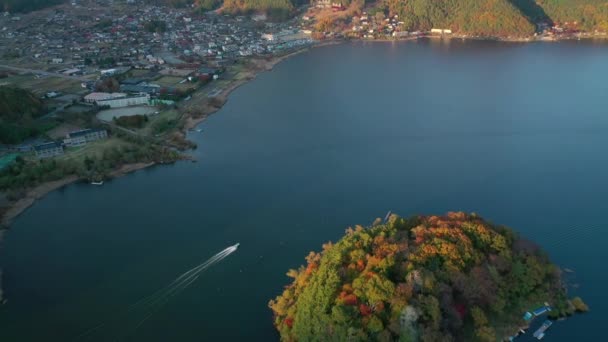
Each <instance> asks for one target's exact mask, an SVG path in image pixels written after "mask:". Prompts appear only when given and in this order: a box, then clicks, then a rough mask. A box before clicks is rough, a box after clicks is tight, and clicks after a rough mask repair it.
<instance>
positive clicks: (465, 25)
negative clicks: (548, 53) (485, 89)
mask: <svg viewBox="0 0 608 342" xmlns="http://www.w3.org/2000/svg"><path fill="white" fill-rule="evenodd" d="M388 10H389V12H390V13H395V14H398V15H399V18H401V20H402V21H403V22H404V23H405V25H404V26H405V29H406V30H410V31H412V30H430V29H431V28H449V29H451V30H452V31H454V32H459V33H468V34H474V35H482V36H504V35H519V36H526V35H531V34H533V33H534V31H535V25H534V24H533V23H532V22H531V21H530V20H529V19H528V18H526V17H525V16H524V15H523V14H522V12H521V11H520V10H519V9H518V8H517V7H515V6H514V5H513V4H512V3H510V2H509V1H508V0H480V1H474V0H445V1H436V0H435V1H427V0H412V1H407V2H404V1H398V0H397V1H394V0H389V1H388Z"/></svg>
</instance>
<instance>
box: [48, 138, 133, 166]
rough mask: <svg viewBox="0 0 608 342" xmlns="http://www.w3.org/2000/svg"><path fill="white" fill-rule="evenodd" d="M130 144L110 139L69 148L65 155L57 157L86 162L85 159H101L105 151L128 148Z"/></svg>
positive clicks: (117, 139)
mask: <svg viewBox="0 0 608 342" xmlns="http://www.w3.org/2000/svg"><path fill="white" fill-rule="evenodd" d="M130 144H131V143H130V142H127V141H124V140H121V139H119V138H115V137H110V138H108V139H104V140H98V141H95V142H92V143H88V144H86V145H84V146H80V147H68V148H66V150H65V152H66V153H65V154H64V155H62V156H59V157H57V159H58V160H72V161H80V160H84V158H85V157H87V156H89V157H91V158H92V157H94V156H96V157H101V156H102V155H103V151H105V150H107V149H111V148H114V147H121V146H128V145H130Z"/></svg>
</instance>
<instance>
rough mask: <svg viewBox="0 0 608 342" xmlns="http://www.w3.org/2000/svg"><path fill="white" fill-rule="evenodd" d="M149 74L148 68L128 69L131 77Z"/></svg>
mask: <svg viewBox="0 0 608 342" xmlns="http://www.w3.org/2000/svg"><path fill="white" fill-rule="evenodd" d="M149 74H150V70H139V69H132V70H129V77H133V78H138V77H143V76H148V75H149Z"/></svg>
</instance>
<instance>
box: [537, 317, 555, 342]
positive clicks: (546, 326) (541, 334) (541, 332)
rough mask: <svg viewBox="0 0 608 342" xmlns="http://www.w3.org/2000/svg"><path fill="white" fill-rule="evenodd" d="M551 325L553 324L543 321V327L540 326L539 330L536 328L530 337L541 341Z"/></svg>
mask: <svg viewBox="0 0 608 342" xmlns="http://www.w3.org/2000/svg"><path fill="white" fill-rule="evenodd" d="M552 324H553V322H551V321H550V320H546V321H544V322H543V325H541V326H540V328H538V330H536V331H535V332H534V334H533V335H532V336H534V337H536V338H537V339H539V340H541V339H542V338H543V337H545V332H546V331H547V329H549V327H550V326H551V325H552Z"/></svg>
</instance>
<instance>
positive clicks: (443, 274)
mask: <svg viewBox="0 0 608 342" xmlns="http://www.w3.org/2000/svg"><path fill="white" fill-rule="evenodd" d="M306 261H307V264H306V265H305V266H301V267H300V268H299V269H297V270H296V269H292V270H290V271H289V272H288V273H287V275H288V276H289V277H291V278H293V282H292V283H291V284H290V285H288V286H287V287H286V288H285V290H284V292H283V294H282V295H280V296H278V297H277V298H276V299H275V300H272V301H270V303H269V306H270V308H271V309H272V311H273V312H274V317H275V321H274V323H275V325H276V328H277V329H278V331H279V333H280V336H281V340H283V341H316V340H318V339H319V337H320V336H322V337H323V339H324V340H328V341H347V340H348V341H397V340H399V341H429V342H436V341H488V342H489V341H492V342H494V341H497V340H503V339H504V338H505V337H507V336H509V335H511V334H514V333H516V332H517V330H518V327H520V326H522V325H523V324H524V322H523V319H522V315H523V313H524V312H526V311H528V310H532V309H535V308H536V307H538V306H540V305H542V304H543V303H544V302H549V303H550V304H551V305H552V307H553V310H552V311H551V315H553V317H558V316H562V315H567V314H571V313H573V312H574V311H575V310H581V311H584V310H587V309H588V308H587V307H586V305H585V304H584V303H583V302H582V301H581V300H580V298H577V299H575V300H573V301H572V302H571V301H568V300H567V299H566V294H565V290H564V288H563V287H562V282H561V280H560V269H559V268H558V267H557V266H555V265H553V264H551V263H550V262H549V260H548V258H547V256H546V254H545V253H543V252H542V251H541V250H540V249H539V248H538V247H537V246H536V245H534V244H533V243H531V242H528V241H526V240H524V239H521V238H520V237H518V236H517V235H516V234H515V233H514V232H513V231H511V230H509V229H507V228H504V227H499V226H493V225H491V224H489V223H487V222H485V221H484V220H482V219H481V218H479V217H477V216H475V215H467V214H464V213H449V214H447V215H445V216H441V217H439V216H430V217H412V218H409V219H404V218H400V217H397V216H395V215H393V216H391V217H390V218H389V220H388V222H387V223H386V224H382V223H381V222H380V220H377V221H376V222H375V223H374V225H373V226H372V227H370V228H363V227H360V226H358V227H356V228H355V229H351V228H349V229H348V230H347V231H346V235H345V236H344V237H343V238H342V239H341V240H340V241H338V242H337V243H336V244H332V243H327V244H325V245H323V251H322V252H321V253H314V252H311V253H310V254H309V255H308V256H307V257H306Z"/></svg>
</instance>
